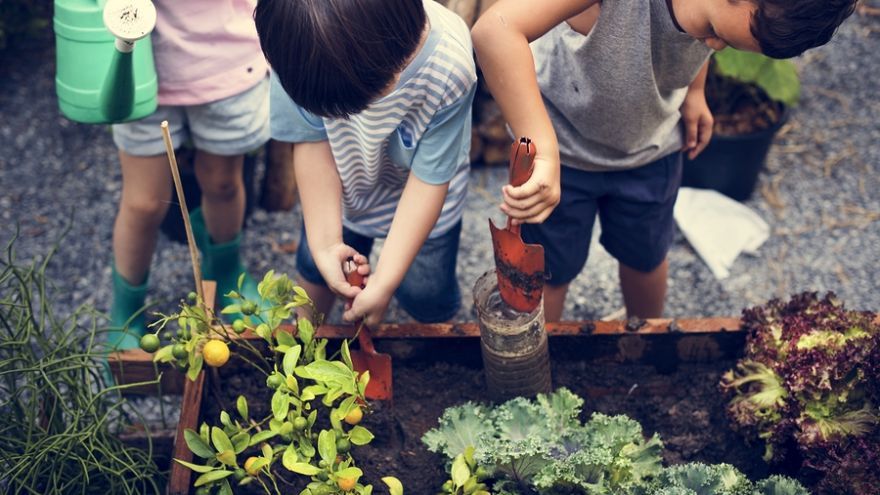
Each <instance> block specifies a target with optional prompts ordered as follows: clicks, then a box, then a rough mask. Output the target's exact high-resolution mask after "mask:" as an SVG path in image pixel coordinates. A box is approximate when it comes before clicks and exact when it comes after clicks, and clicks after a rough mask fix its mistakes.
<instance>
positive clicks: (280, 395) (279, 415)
mask: <svg viewBox="0 0 880 495" xmlns="http://www.w3.org/2000/svg"><path fill="white" fill-rule="evenodd" d="M289 410H290V396H289V395H287V393H286V392H282V391H281V390H276V391H275V393H274V394H272V414H273V415H274V416H275V419H277V420H278V421H283V420H284V418H286V417H287V411H289Z"/></svg>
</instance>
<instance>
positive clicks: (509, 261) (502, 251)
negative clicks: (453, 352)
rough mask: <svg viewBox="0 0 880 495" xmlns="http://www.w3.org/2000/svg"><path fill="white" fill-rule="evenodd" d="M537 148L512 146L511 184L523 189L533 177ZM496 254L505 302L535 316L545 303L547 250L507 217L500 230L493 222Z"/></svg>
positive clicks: (526, 143) (527, 143)
mask: <svg viewBox="0 0 880 495" xmlns="http://www.w3.org/2000/svg"><path fill="white" fill-rule="evenodd" d="M534 163H535V145H534V144H532V141H531V139H529V138H527V137H521V138H519V142H516V143H513V145H511V147H510V185H512V186H521V185H523V184H525V183H526V181H528V180H529V177H531V176H532V169H533V168H534ZM489 230H490V231H491V232H492V251H493V252H494V253H495V271H496V273H497V274H498V290H499V291H500V293H501V299H502V300H503V301H504V302H505V303H507V304H508V305H509V306H510V307H512V308H513V309H515V310H517V311H519V312H521V313H531V312H532V311H534V310H535V308H537V307H538V304H540V302H541V295H542V294H543V292H544V247H543V246H541V245H539V244H526V243H524V242H523V240H522V237H520V226H519V225H514V224H513V221H512V219H511V218H510V217H507V226H506V227H505V228H503V229H500V228H498V227H496V226H495V224H494V223H492V220H491V219H490V220H489Z"/></svg>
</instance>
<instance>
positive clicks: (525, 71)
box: [472, 0, 857, 321]
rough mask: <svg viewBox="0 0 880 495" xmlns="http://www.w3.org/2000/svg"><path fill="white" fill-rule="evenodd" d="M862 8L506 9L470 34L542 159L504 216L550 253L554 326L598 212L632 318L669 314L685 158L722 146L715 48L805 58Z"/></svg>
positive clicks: (617, 3)
mask: <svg viewBox="0 0 880 495" xmlns="http://www.w3.org/2000/svg"><path fill="white" fill-rule="evenodd" d="M856 1H857V0H824V1H817V0H607V1H601V0H545V1H543V2H540V3H538V4H536V3H535V2H528V1H525V0H501V1H499V2H498V3H496V4H495V5H493V6H492V7H491V8H490V9H489V10H488V11H486V13H485V14H484V15H483V16H482V17H481V18H480V19H479V20H478V21H477V24H476V25H475V26H474V28H473V30H472V35H473V38H474V48H475V49H476V52H477V58H478V61H479V63H480V66H481V68H482V71H483V75H484V77H485V80H486V82H487V84H488V86H489V88H490V90H491V91H492V94H493V96H494V97H495V99H496V100H497V101H498V104H499V105H500V107H501V110H502V112H503V114H504V117H505V118H506V119H507V121H508V123H509V124H510V127H511V129H512V130H513V132H514V134H515V135H517V136H529V137H530V138H532V140H533V142H535V143H536V147H537V152H536V158H535V171H534V173H533V174H532V178H531V179H530V180H529V181H528V182H527V183H525V184H523V185H522V186H520V187H512V186H505V187H504V189H503V195H504V204H502V205H501V209H502V211H504V212H505V213H507V214H508V215H510V216H511V217H513V218H514V219H515V221H517V222H520V223H524V224H526V225H524V228H523V230H522V232H523V237H524V238H525V239H526V241H527V242H540V243H541V244H543V245H544V248H545V256H546V266H547V270H548V272H549V281H548V283H547V286H546V287H545V291H544V301H545V303H544V304H545V308H544V309H545V315H546V318H547V320H548V321H555V320H559V318H560V317H561V315H562V310H563V307H564V302H565V295H566V292H567V289H568V284H569V283H570V282H571V280H573V279H574V277H575V276H577V274H578V272H579V271H580V270H581V269H582V267H583V265H584V263H585V262H586V259H587V250H588V248H589V241H590V235H589V234H590V231H591V230H592V226H593V221H594V218H595V216H596V215H597V214H598V215H599V218H600V219H601V221H602V236H601V238H600V242H601V243H602V244H603V246H604V247H605V248H606V249H607V250H608V251H609V253H611V254H612V256H614V257H615V258H617V260H618V261H619V262H620V283H621V289H622V292H623V298H624V303H625V305H626V309H627V314H628V315H630V316H639V317H643V318H648V317H659V316H660V315H661V313H662V311H663V302H664V299H665V295H666V276H667V275H666V272H667V262H666V253H667V251H668V249H669V246H670V245H671V242H672V234H673V229H674V225H673V221H672V209H673V206H674V204H675V198H676V193H677V190H678V186H679V184H680V180H681V153H682V151H684V152H687V153H688V155H689V157H690V158H694V157H695V156H696V155H697V154H699V153H700V152H701V151H702V150H703V148H704V147H705V146H706V145H707V144H708V142H709V139H710V137H711V134H712V124H713V121H712V115H711V113H710V111H709V108H708V106H707V105H706V99H705V94H704V84H705V79H706V73H707V70H708V62H707V60H708V57H709V55H710V54H711V53H712V50H721V49H723V48H725V47H726V46H733V47H735V48H738V49H742V50H749V51H754V52H763V53H765V54H767V55H769V56H772V57H776V58H787V57H793V56H796V55H799V54H801V53H803V52H804V51H805V50H807V49H809V48H812V47H815V46H820V45H823V44H825V43H827V42H828V40H829V39H830V38H831V35H832V34H833V33H834V31H835V29H836V28H837V26H838V25H840V23H841V22H843V20H844V19H845V18H846V17H848V16H849V15H850V14H851V13H852V11H853V9H854V8H855V4H856ZM536 5H539V6H540V8H536ZM530 43H531V46H530ZM560 163H561V164H562V165H564V166H562V167H560Z"/></svg>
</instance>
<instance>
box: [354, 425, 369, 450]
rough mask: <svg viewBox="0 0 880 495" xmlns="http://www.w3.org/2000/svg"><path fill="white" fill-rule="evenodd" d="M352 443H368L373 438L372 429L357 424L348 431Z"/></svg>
mask: <svg viewBox="0 0 880 495" xmlns="http://www.w3.org/2000/svg"><path fill="white" fill-rule="evenodd" d="M348 435H349V438H350V440H351V443H353V444H355V445H366V444H368V443H370V442H371V441H372V440H373V438H374V437H373V434H372V433H370V430H368V429H366V428H364V427H363V426H361V425H357V426H355V427H354V428H352V429H351V431H349V432H348Z"/></svg>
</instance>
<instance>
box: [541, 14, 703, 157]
mask: <svg viewBox="0 0 880 495" xmlns="http://www.w3.org/2000/svg"><path fill="white" fill-rule="evenodd" d="M532 53H533V54H534V56H535V64H536V69H537V73H538V83H539V85H540V87H541V92H542V94H543V96H544V103H545V104H546V106H547V111H548V112H549V113H550V118H551V119H552V121H553V126H554V128H555V129H556V135H557V137H558V138H559V152H560V158H561V160H562V163H563V164H565V165H567V166H570V167H574V168H579V169H582V170H592V171H601V170H615V169H617V170H619V169H626V168H634V167H638V166H641V165H646V164H648V163H650V162H652V161H654V160H656V159H658V158H660V157H662V156H665V155H668V154H669V153H672V152H674V151H676V150H678V149H680V148H681V146H682V129H681V127H680V125H679V120H680V114H679V107H680V106H681V104H682V102H683V101H684V97H685V94H686V93H687V86H688V85H689V84H690V83H691V82H692V81H693V80H694V77H696V75H697V73H698V72H699V70H700V68H701V67H702V65H703V63H704V62H705V61H706V59H707V58H708V57H709V55H710V54H711V53H712V50H711V49H709V48H708V47H707V46H706V45H704V44H703V43H702V42H700V41H698V40H696V39H695V38H692V37H691V36H689V35H687V34H685V33H682V32H680V31H678V29H676V27H675V25H674V24H673V23H672V18H671V17H670V15H669V10H668V8H667V6H666V2H665V0H604V1H603V2H602V6H601V13H600V15H599V19H598V20H597V21H596V24H595V26H594V27H593V30H592V31H590V33H589V35H587V36H584V35H582V34H580V33H578V32H577V31H574V30H573V29H571V28H570V27H569V25H568V24H567V23H562V24H560V25H558V26H556V27H555V28H553V29H552V30H551V31H549V32H548V33H547V34H545V35H544V36H542V37H541V38H540V39H538V40H535V41H534V42H532Z"/></svg>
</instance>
